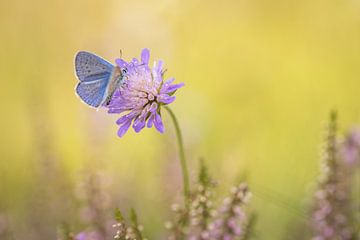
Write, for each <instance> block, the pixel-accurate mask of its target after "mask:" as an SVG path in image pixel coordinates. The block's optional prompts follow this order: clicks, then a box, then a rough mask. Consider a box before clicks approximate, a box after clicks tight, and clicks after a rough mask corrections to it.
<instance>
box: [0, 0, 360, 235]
mask: <svg viewBox="0 0 360 240" xmlns="http://www.w3.org/2000/svg"><path fill="white" fill-rule="evenodd" d="M0 36H1V38H0V79H1V88H0V97H1V101H0V106H1V118H0V131H1V139H0V141H1V142H0V144H1V145H0V146H1V155H0V157H1V161H0V213H1V212H3V213H5V214H8V215H9V216H10V220H11V222H12V223H14V224H16V227H15V230H14V228H13V231H14V232H15V235H16V236H20V237H19V238H18V239H21V237H24V236H26V234H28V232H27V229H31V231H33V232H34V233H33V234H34V235H36V234H39V232H41V231H45V232H47V234H49V235H47V236H50V237H51V236H55V235H52V234H56V223H55V222H56V221H55V220H57V219H60V217H59V218H54V219H55V220H54V222H51V221H50V220H49V219H50V217H46V216H45V215H46V214H50V215H51V214H52V213H53V212H56V210H59V208H60V209H61V208H62V207H64V206H63V205H62V204H61V203H64V204H65V202H66V200H69V199H71V198H76V196H73V195H76V193H75V192H76V191H75V190H74V189H76V186H77V183H78V182H79V181H81V179H82V178H83V176H84V175H86V174H87V173H88V172H101V174H103V175H104V176H106V177H105V178H107V179H108V182H109V183H108V185H109V187H108V194H109V196H110V197H111V198H112V199H113V203H112V204H113V205H114V206H115V205H116V206H119V207H120V208H123V209H125V210H126V209H128V208H129V207H131V206H132V207H135V208H136V209H137V210H138V213H139V215H140V219H141V222H142V223H143V224H144V225H145V230H146V232H147V233H148V236H150V237H152V238H153V239H159V238H160V237H161V236H160V235H159V234H158V232H160V231H161V230H163V222H164V221H165V220H166V218H167V212H168V210H169V206H170V204H171V203H172V202H174V201H177V200H178V198H179V196H180V194H181V179H180V172H179V171H180V168H179V166H178V162H177V148H176V147H177V146H176V142H175V141H176V139H175V138H174V130H173V126H172V125H171V121H170V118H169V116H167V115H165V127H166V132H165V134H163V135H161V134H159V133H158V132H156V131H155V130H154V129H145V130H143V131H142V132H141V133H140V134H136V133H134V132H133V131H132V130H130V131H129V133H127V134H126V135H125V137H124V138H122V139H120V138H118V137H117V135H116V131H117V126H116V124H115V121H116V119H117V116H116V115H108V114H107V113H106V112H105V111H103V110H101V111H95V110H93V109H90V108H88V107H87V106H86V105H84V104H83V103H81V102H80V101H79V99H78V98H77V97H76V96H75V94H74V87H75V85H76V83H77V79H76V77H75V75H74V55H75V54H76V52H77V51H79V50H86V51H90V52H94V53H96V54H98V55H100V56H102V57H104V58H105V59H107V60H109V61H110V62H113V61H114V59H115V58H117V57H119V51H120V49H121V50H122V53H123V57H124V58H125V59H129V60H130V59H131V58H132V57H138V56H139V54H140V51H141V49H142V48H145V47H147V48H149V49H150V50H151V59H152V60H157V59H162V60H164V61H165V67H166V68H167V69H168V71H167V73H166V74H167V76H168V77H171V76H173V77H175V78H176V81H177V82H184V83H185V87H184V88H182V89H181V90H179V91H178V92H177V94H176V95H177V100H176V101H175V103H174V104H172V105H171V107H172V109H173V110H174V111H175V113H176V115H177V117H178V118H179V122H180V125H181V127H182V130H183V133H184V139H185V146H186V151H187V157H188V162H189V165H190V171H191V176H192V179H195V176H196V171H197V166H198V159H199V158H204V159H205V161H206V163H207V164H208V166H209V170H210V172H211V173H213V176H214V178H216V179H217V180H218V181H219V189H221V190H220V191H221V192H222V193H223V194H224V193H226V191H227V189H228V188H229V186H231V185H232V184H233V183H235V182H236V180H237V179H238V178H239V176H241V175H243V174H244V173H246V174H247V176H248V180H249V182H250V187H251V190H252V191H253V193H254V198H253V202H252V205H251V206H252V208H253V209H256V211H257V212H258V214H259V220H258V224H257V227H256V230H257V232H258V238H259V239H266V240H268V239H275V240H277V239H291V238H290V237H289V235H287V234H288V231H289V226H291V225H293V224H296V223H297V222H300V221H302V219H303V218H306V216H304V213H303V212H302V211H303V206H305V205H306V200H307V199H308V198H309V197H310V196H311V187H312V184H313V183H314V180H315V179H316V177H317V174H318V169H319V155H320V154H319V153H320V146H321V141H322V136H323V130H324V123H325V122H326V120H327V118H328V113H329V111H330V110H331V109H333V108H336V109H337V110H338V112H339V114H340V122H341V129H342V130H344V129H346V128H347V127H349V126H351V125H352V124H354V123H359V122H360V104H359V93H360V80H359V76H360V67H359V64H360V44H359V43H360V1H358V0H344V1H325V0H315V1H314V0H312V1H309V0H304V1H295V0H290V1H289V0H288V1H285V0H275V1H266V0H253V1H249V0H237V1H236V0H233V1H220V2H219V1H212V0H210V1H204V0H203V1H200V0H194V1H179V0H174V1H170V0H164V1H145V0H143V1H130V0H126V1H115V0H110V1H95V0H87V1H85V0H79V1H63V0H50V1H49V0H33V1H19V0H15V1H4V0H3V1H1V3H0ZM44 189H47V190H44ZM59 189H61V191H59ZM174 193H175V194H176V196H177V197H174V196H173V194H174ZM45 198H49V199H50V200H48V201H50V203H51V204H52V203H55V202H56V201H58V200H59V199H62V200H61V201H60V204H59V205H56V204H52V205H51V204H50V205H51V206H47V207H45V206H44V207H40V208H39V210H38V211H36V213H33V214H31V212H32V211H34V207H33V206H42V204H38V203H37V201H41V199H45ZM44 201H45V200H44ZM69 201H70V200H69ZM70 202H71V201H70ZM111 206H112V205H111ZM71 209H72V208H71ZM69 214H70V215H71V216H72V217H74V218H77V216H78V215H79V213H78V212H74V211H72V210H71V211H69ZM37 215H39V216H38V217H37ZM41 215H43V216H42V217H41ZM44 216H45V217H44ZM41 219H43V220H45V221H44V222H42V220H41ZM65 220H68V221H69V222H72V221H73V220H71V219H65ZM34 222H37V223H34ZM30 223H31V224H32V223H33V224H34V226H32V225H31V224H30ZM43 225H48V226H47V227H48V229H45V230H36V229H41V228H42V227H43ZM39 226H41V227H39ZM49 229H50V230H49ZM29 231H30V230H29ZM36 231H38V232H37V233H36ZM52 231H53V232H52ZM44 234H45V233H44ZM43 236H45V235H43ZM284 236H285V237H284ZM286 236H288V238H287V237H286ZM37 239H39V238H37ZM44 239H49V238H45V237H44ZM52 239H54V238H52Z"/></svg>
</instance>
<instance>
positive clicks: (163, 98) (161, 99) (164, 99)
mask: <svg viewBox="0 0 360 240" xmlns="http://www.w3.org/2000/svg"><path fill="white" fill-rule="evenodd" d="M175 98H176V97H175V96H169V95H167V94H160V95H158V96H157V98H156V99H157V100H158V102H162V103H165V104H170V103H172V102H173V101H174V100H175Z"/></svg>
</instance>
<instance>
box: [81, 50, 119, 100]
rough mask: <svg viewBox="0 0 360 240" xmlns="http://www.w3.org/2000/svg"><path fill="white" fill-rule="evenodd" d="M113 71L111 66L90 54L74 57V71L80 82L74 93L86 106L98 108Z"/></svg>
mask: <svg viewBox="0 0 360 240" xmlns="http://www.w3.org/2000/svg"><path fill="white" fill-rule="evenodd" d="M113 69H114V66H113V65H112V64H110V63H109V62H107V61H106V60H104V59H102V58H100V57H98V56H96V55H94V54H92V53H89V52H83V51H82V52H79V53H78V54H77V55H76V57H75V70H76V75H77V77H78V78H79V80H80V82H79V83H78V85H77V86H76V93H77V94H78V95H79V97H80V98H81V99H82V100H83V101H84V102H85V103H86V104H88V105H90V106H92V107H99V106H100V105H101V104H102V103H103V102H104V99H106V96H105V95H106V92H107V87H108V84H109V81H110V77H111V73H112V71H113Z"/></svg>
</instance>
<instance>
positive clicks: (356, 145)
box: [341, 128, 360, 166]
mask: <svg viewBox="0 0 360 240" xmlns="http://www.w3.org/2000/svg"><path fill="white" fill-rule="evenodd" d="M341 154H342V158H343V160H344V162H345V163H346V164H348V165H350V166H352V165H355V164H356V163H359V161H360V129H357V128H354V129H353V130H351V131H350V132H349V133H348V135H347V136H346V138H345V141H344V142H343V144H342V149H341Z"/></svg>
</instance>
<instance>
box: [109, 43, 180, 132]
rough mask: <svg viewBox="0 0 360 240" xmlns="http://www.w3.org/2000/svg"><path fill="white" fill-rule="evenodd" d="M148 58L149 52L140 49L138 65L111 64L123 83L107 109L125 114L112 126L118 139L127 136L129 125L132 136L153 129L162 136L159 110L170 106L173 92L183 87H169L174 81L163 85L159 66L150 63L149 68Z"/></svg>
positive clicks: (162, 75)
mask: <svg viewBox="0 0 360 240" xmlns="http://www.w3.org/2000/svg"><path fill="white" fill-rule="evenodd" d="M149 58H150V52H149V50H148V49H143V50H142V52H141V61H139V60H138V59H136V58H134V59H133V60H132V61H131V62H126V61H124V60H123V59H116V61H115V62H116V64H117V66H119V67H120V68H121V69H122V70H123V72H124V82H123V84H122V85H121V87H120V88H119V89H118V90H117V91H116V92H115V93H114V96H113V97H112V99H111V101H110V104H109V105H108V106H107V107H108V112H109V113H117V114H120V113H124V112H126V114H125V115H123V116H122V117H120V118H119V119H118V120H117V122H116V123H117V124H118V125H119V126H120V128H119V131H118V135H119V136H120V137H122V136H123V135H124V134H125V133H126V132H127V130H128V129H129V127H130V126H131V124H132V126H133V128H134V130H135V132H140V131H141V130H142V129H143V128H144V127H145V126H147V127H148V128H151V127H152V126H155V128H156V129H157V130H158V131H159V132H160V133H163V132H164V125H163V122H162V118H161V112H160V109H161V106H162V105H167V104H170V103H172V102H173V101H174V100H175V96H173V94H174V93H175V91H176V90H177V89H179V88H181V87H182V86H184V84H183V83H180V84H173V82H174V80H175V79H174V78H170V79H168V80H166V81H164V72H165V71H164V70H163V62H162V61H158V62H154V66H153V67H152V68H150V67H149ZM124 70H125V71H124Z"/></svg>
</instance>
